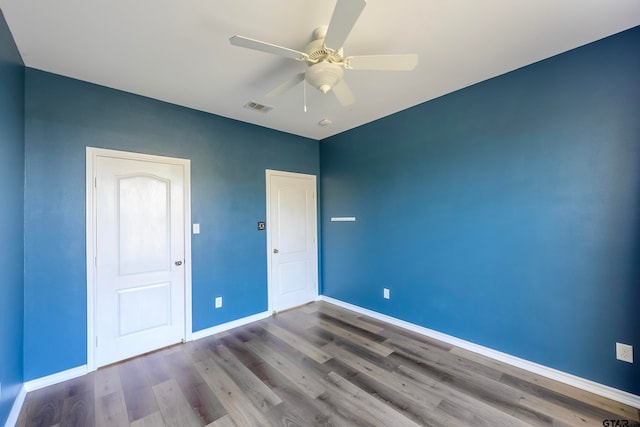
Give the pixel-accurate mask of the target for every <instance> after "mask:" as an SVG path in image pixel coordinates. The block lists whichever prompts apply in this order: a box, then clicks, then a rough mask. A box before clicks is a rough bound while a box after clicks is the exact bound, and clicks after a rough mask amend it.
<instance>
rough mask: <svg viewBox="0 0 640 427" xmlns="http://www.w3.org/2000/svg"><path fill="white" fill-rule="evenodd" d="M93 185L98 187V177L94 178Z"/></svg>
mask: <svg viewBox="0 0 640 427" xmlns="http://www.w3.org/2000/svg"><path fill="white" fill-rule="evenodd" d="M93 186H94V187H95V188H98V178H93Z"/></svg>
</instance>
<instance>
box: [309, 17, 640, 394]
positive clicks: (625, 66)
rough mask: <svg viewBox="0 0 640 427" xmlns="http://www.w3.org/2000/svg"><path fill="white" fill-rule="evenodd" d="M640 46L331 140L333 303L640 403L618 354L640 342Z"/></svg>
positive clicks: (564, 61) (617, 43)
mask: <svg viewBox="0 0 640 427" xmlns="http://www.w3.org/2000/svg"><path fill="white" fill-rule="evenodd" d="M639 47H640V28H635V29H632V30H629V31H626V32H624V33H620V34H618V35H615V36H612V37H610V38H607V39H604V40H601V41H598V42H596V43H593V44H590V45H587V46H585V47H581V48H579V49H576V50H573V51H570V52H567V53H565V54H562V55H559V56H556V57H553V58H550V59H548V60H545V61H542V62H539V63H536V64H533V65H531V66H528V67H525V68H522V69H520V70H516V71H514V72H511V73H508V74H506V75H503V76H500V77H497V78H494V79H492V80H489V81H486V82H482V83H480V84H477V85H474V86H472V87H469V88H466V89H463V90H460V91H458V92H455V93H452V94H450V95H447V96H444V97H442V98H439V99H436V100H434V101H431V102H427V103H425V104H422V105H419V106H416V107H414V108H411V109H408V110H405V111H403V112H400V113H398V114H395V115H393V116H389V117H386V118H383V119H381V120H378V121H376V122H374V123H370V124H368V125H365V126H362V127H360V128H357V129H354V130H352V131H349V132H345V133H343V134H340V135H337V136H335V137H332V138H329V139H327V140H324V141H322V142H321V146H320V152H321V157H320V159H321V190H322V204H323V207H322V218H323V233H322V242H323V243H322V245H323V248H322V254H323V257H324V262H323V274H324V279H323V280H324V294H326V295H328V296H331V297H335V298H338V299H341V300H343V301H347V302H349V303H353V304H356V305H359V306H362V307H366V308H368V309H372V310H375V311H378V312H381V313H385V314H388V315H391V316H394V317H397V318H400V319H404V320H407V321H410V322H413V323H416V324H419V325H422V326H425V327H428V328H431V329H435V330H437V331H441V332H444V333H447V334H450V335H453V336H456V337H459V338H462V339H465V340H468V341H471V342H474V343H478V344H481V345H483V346H487V347H490V348H494V349H497V350H500V351H503V352H506V353H509V354H512V355H515V356H518V357H521V358H524V359H527V360H530V361H534V362H537V363H540V364H543V365H546V366H549V367H553V368H556V369H559V370H562V371H565V372H569V373H572V374H575V375H578V376H581V377H584V378H588V379H591V380H594V381H597V382H599V383H603V384H607V385H610V386H613V387H616V388H619V389H622V390H626V391H629V392H632V393H635V394H640V364H638V363H637V362H636V363H635V364H633V365H632V364H629V363H625V362H621V361H617V360H615V342H616V341H619V342H623V343H627V344H632V345H634V346H635V348H636V349H639V348H640V234H639V233H640V55H638V52H639V50H638V49H639ZM337 215H347V216H356V217H357V222H355V223H331V222H329V218H330V217H331V216H337ZM383 287H388V288H390V290H391V299H390V300H384V299H383V298H382V288H383ZM637 358H638V357H637V355H636V359H637Z"/></svg>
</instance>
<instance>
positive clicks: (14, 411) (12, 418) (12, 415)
mask: <svg viewBox="0 0 640 427" xmlns="http://www.w3.org/2000/svg"><path fill="white" fill-rule="evenodd" d="M25 397H27V389H26V388H25V387H24V384H23V385H22V387H20V391H19V392H18V395H17V396H16V400H14V401H13V406H12V407H11V412H9V417H8V418H7V421H6V422H5V423H4V426H5V427H13V426H15V425H16V423H17V422H18V417H20V411H21V410H22V405H23V404H24V398H25Z"/></svg>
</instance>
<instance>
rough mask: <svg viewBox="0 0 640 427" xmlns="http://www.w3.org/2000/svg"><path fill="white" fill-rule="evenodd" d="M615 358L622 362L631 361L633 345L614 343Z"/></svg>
mask: <svg viewBox="0 0 640 427" xmlns="http://www.w3.org/2000/svg"><path fill="white" fill-rule="evenodd" d="M616 359H618V360H622V361H623V362H629V363H633V346H630V345H628V344H622V343H619V342H617V343H616Z"/></svg>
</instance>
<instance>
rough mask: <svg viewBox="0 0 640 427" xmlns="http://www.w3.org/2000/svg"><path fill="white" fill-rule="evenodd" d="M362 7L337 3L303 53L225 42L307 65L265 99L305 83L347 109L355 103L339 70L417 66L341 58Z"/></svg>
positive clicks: (360, 0)
mask: <svg viewBox="0 0 640 427" xmlns="http://www.w3.org/2000/svg"><path fill="white" fill-rule="evenodd" d="M366 4H367V2H366V0H338V2H337V3H336V7H335V9H334V10H333V15H332V16H331V21H330V23H329V26H321V27H318V28H316V29H315V30H314V31H313V37H312V38H313V40H312V41H311V43H309V44H308V45H307V46H306V47H305V49H304V52H300V51H297V50H294V49H289V48H286V47H282V46H277V45H274V44H271V43H266V42H263V41H259V40H254V39H250V38H248V37H243V36H238V35H235V36H233V37H231V38H230V39H229V41H230V42H231V44H232V45H235V46H241V47H246V48H249V49H254V50H259V51H261V52H266V53H271V54H274V55H280V56H284V57H286V58H290V59H294V60H296V61H300V62H305V63H306V64H307V66H308V68H307V70H306V71H303V72H301V73H298V74H296V75H295V76H293V77H292V78H290V79H289V80H287V81H285V82H284V83H282V84H281V85H280V86H278V87H276V88H275V89H273V90H271V91H270V92H269V93H267V94H266V95H265V96H266V97H267V98H270V97H275V96H279V95H282V94H283V93H285V92H286V91H288V90H289V89H291V88H293V87H294V86H296V85H297V84H298V83H300V82H302V81H303V80H306V82H307V83H309V84H310V85H311V86H313V87H315V88H317V89H319V90H320V91H321V92H322V93H327V92H329V91H331V92H333V93H334V95H335V96H336V98H337V99H338V101H339V102H340V104H342V105H343V106H347V105H350V104H352V103H353V102H355V98H354V96H353V94H352V92H351V89H349V86H347V83H346V82H345V81H344V79H343V74H344V72H343V69H347V70H388V71H411V70H413V69H414V68H415V67H416V65H417V64H418V55H416V54H409V55H366V56H347V57H345V56H344V53H343V49H342V45H343V44H344V42H345V40H346V39H347V37H348V36H349V33H351V30H352V28H353V26H354V25H355V23H356V21H357V20H358V17H359V16H360V14H361V13H362V11H363V10H364V7H365V6H366ZM305 111H306V106H305Z"/></svg>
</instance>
